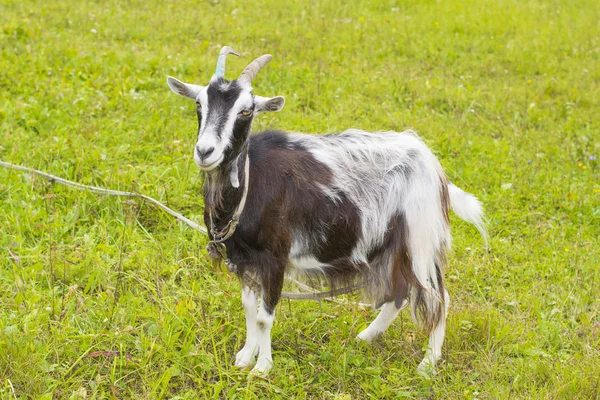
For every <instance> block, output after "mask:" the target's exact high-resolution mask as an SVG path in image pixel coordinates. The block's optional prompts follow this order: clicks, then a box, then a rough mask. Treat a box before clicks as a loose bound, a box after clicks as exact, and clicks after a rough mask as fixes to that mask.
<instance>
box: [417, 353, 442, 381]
mask: <svg viewBox="0 0 600 400" xmlns="http://www.w3.org/2000/svg"><path fill="white" fill-rule="evenodd" d="M417 373H418V374H419V375H421V376H423V377H424V378H431V377H432V376H434V375H436V374H437V371H436V369H435V361H434V360H432V359H431V358H429V357H425V358H424V359H423V360H422V361H421V363H420V364H419V366H418V367H417Z"/></svg>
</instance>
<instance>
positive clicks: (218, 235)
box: [209, 151, 250, 244]
mask: <svg viewBox="0 0 600 400" xmlns="http://www.w3.org/2000/svg"><path fill="white" fill-rule="evenodd" d="M244 164H245V165H244V176H243V180H244V189H243V192H242V198H241V199H240V202H239V204H238V206H237V208H236V209H235V211H234V212H233V215H232V216H231V219H230V220H229V222H227V225H225V227H224V228H223V229H221V230H219V231H217V230H216V228H215V223H214V221H213V212H212V210H211V211H210V212H209V218H210V227H209V229H210V233H211V234H212V237H213V239H212V240H211V242H212V243H215V244H218V243H223V242H224V241H226V240H227V239H229V238H230V237H231V236H233V234H234V233H235V230H236V228H237V226H238V224H239V222H240V215H242V212H243V211H244V206H245V205H246V199H247V198H248V187H249V186H250V157H249V156H248V152H247V151H246V162H245V163H244ZM236 169H237V168H236ZM232 184H233V182H232Z"/></svg>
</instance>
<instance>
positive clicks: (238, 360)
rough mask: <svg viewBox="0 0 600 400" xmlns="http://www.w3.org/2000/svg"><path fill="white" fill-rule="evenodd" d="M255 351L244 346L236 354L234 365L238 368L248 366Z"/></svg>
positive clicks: (252, 359)
mask: <svg viewBox="0 0 600 400" xmlns="http://www.w3.org/2000/svg"><path fill="white" fill-rule="evenodd" d="M254 356H255V352H254V350H252V349H249V348H246V347H245V346H244V347H243V348H242V349H241V350H240V351H239V352H238V353H237V354H236V356H235V363H234V365H235V366H236V367H239V368H248V367H250V366H251V365H252V362H253V361H254Z"/></svg>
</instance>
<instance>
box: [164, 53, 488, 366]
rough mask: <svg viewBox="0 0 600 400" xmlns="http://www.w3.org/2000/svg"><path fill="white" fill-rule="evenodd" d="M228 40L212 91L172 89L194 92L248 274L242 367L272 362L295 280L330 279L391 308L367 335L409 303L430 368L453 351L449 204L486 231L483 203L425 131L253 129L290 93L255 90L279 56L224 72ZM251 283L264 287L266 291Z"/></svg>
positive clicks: (200, 160) (203, 144) (221, 212)
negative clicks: (234, 73) (278, 319)
mask: <svg viewBox="0 0 600 400" xmlns="http://www.w3.org/2000/svg"><path fill="white" fill-rule="evenodd" d="M232 53H233V54H236V55H237V53H235V51H234V50H233V49H231V48H230V47H227V46H226V47H224V48H223V50H221V53H220V55H219V60H218V63H217V69H216V72H215V74H214V75H213V77H212V79H211V80H210V82H209V84H208V85H207V86H197V85H192V84H188V83H183V82H181V81H178V80H177V79H175V78H172V77H169V78H168V80H167V82H168V85H169V87H170V88H171V89H172V90H173V91H174V92H175V93H177V94H180V95H182V96H185V97H189V98H191V99H194V100H195V102H196V112H197V115H198V123H199V128H198V141H197V144H196V146H195V148H194V161H195V162H196V164H197V165H198V167H200V169H201V170H203V171H205V172H206V183H205V187H204V204H205V209H204V220H205V223H206V225H207V226H208V227H209V228H210V232H211V233H210V237H211V239H212V240H213V243H223V244H224V245H225V248H226V249H225V250H224V252H226V254H224V256H225V257H226V258H227V259H228V262H229V263H230V265H234V266H235V272H236V274H238V276H239V277H240V278H241V280H242V284H243V288H242V304H243V305H244V310H245V314H246V344H245V345H244V347H243V348H242V349H241V351H240V352H239V353H237V356H236V359H235V365H236V366H240V367H247V366H250V365H251V364H252V363H253V362H254V360H255V358H256V356H257V355H258V360H257V362H256V365H255V366H254V369H253V372H255V373H260V374H265V373H267V372H268V371H269V370H270V369H271V367H272V356H271V328H272V326H273V320H274V312H275V307H276V305H277V302H278V301H279V299H280V296H281V292H282V286H283V281H284V275H285V274H286V272H291V270H296V271H301V272H305V273H308V274H310V275H311V276H313V277H314V276H315V275H320V276H322V277H325V278H326V279H327V281H328V283H329V284H330V285H332V286H339V285H342V284H344V285H357V286H360V287H361V288H362V289H363V290H364V292H365V294H366V296H367V297H368V298H369V299H370V300H371V301H372V302H373V303H374V304H376V305H378V306H380V307H381V312H380V313H379V315H378V316H377V318H376V319H375V320H374V321H373V322H372V323H371V324H370V325H369V326H368V327H367V328H366V329H365V330H364V331H362V332H361V333H360V334H359V335H358V338H360V339H363V340H367V341H369V340H372V339H373V338H374V337H376V336H377V335H379V334H381V333H383V332H384V331H385V330H386V329H387V328H388V326H389V325H390V324H391V322H392V321H393V319H394V318H395V317H396V316H397V315H398V312H399V311H400V309H401V308H402V306H403V305H404V304H406V303H407V302H408V303H410V304H411V305H412V314H413V318H414V319H415V320H416V321H418V322H420V323H421V324H422V325H423V326H424V328H425V329H426V330H427V331H428V332H429V334H430V337H429V349H428V351H427V352H426V355H425V358H424V359H423V361H422V362H421V364H420V368H425V369H429V368H433V366H434V364H435V362H436V361H437V360H438V359H439V358H440V356H441V348H442V342H443V340H444V333H445V327H446V316H447V313H448V305H449V302H450V299H449V297H448V292H447V291H446V289H445V287H444V279H443V275H442V274H443V268H444V265H445V263H446V252H447V250H448V248H449V246H450V227H449V223H448V210H449V207H450V206H451V207H452V209H453V210H454V211H455V212H456V213H457V214H458V216H459V217H460V218H462V219H464V220H466V221H468V222H471V223H473V224H475V225H476V226H477V228H478V229H479V230H480V231H481V232H482V234H484V235H485V230H484V226H483V222H482V209H481V204H480V203H479V201H478V200H477V199H476V198H475V197H474V196H472V195H470V194H468V193H465V192H463V191H462V190H460V189H459V188H457V187H456V186H454V185H452V184H450V183H448V181H447V180H446V176H445V174H444V171H443V169H442V167H441V165H440V163H439V162H438V160H437V159H436V157H435V156H434V155H433V153H432V152H431V151H430V150H429V148H428V147H427V146H426V145H425V144H424V143H423V142H422V141H421V140H420V139H419V138H418V137H417V135H416V134H414V133H413V132H400V133H399V132H376V133H367V132H363V131H360V130H356V129H352V130H347V131H344V132H341V133H337V134H328V135H306V134H299V133H284V132H281V131H276V130H268V131H265V132H261V133H259V134H255V135H251V134H250V131H251V128H252V121H253V119H254V117H255V116H256V115H258V114H260V113H262V112H267V111H279V110H281V109H282V108H283V105H284V99H283V97H279V96H278V97H273V98H266V97H261V96H257V95H255V94H254V93H253V91H252V87H251V83H252V80H253V78H254V77H255V76H256V74H257V73H258V71H259V70H260V69H261V68H262V67H263V66H264V65H266V64H267V63H268V62H269V61H270V60H271V56H270V55H263V56H261V57H259V58H257V59H256V60H254V61H253V62H252V63H251V64H250V65H248V67H246V69H245V70H244V71H243V72H242V74H241V75H240V77H239V78H238V79H236V80H233V81H227V80H226V79H225V78H224V72H225V57H226V56H227V54H232ZM246 277H251V279H250V281H252V282H254V283H256V282H258V284H259V285H260V293H257V290H258V289H257V287H256V285H254V284H251V283H249V281H248V279H247V278H246Z"/></svg>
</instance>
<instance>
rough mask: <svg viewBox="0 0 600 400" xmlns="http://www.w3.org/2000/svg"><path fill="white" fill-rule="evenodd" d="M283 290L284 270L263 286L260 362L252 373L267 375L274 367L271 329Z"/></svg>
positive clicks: (259, 338) (259, 321) (259, 324)
mask: <svg viewBox="0 0 600 400" xmlns="http://www.w3.org/2000/svg"><path fill="white" fill-rule="evenodd" d="M282 288H283V268H282V269H281V271H277V272H276V273H275V274H272V275H271V276H270V277H269V278H268V279H267V281H266V282H265V280H263V284H262V303H261V305H260V309H259V310H258V314H257V318H256V326H257V328H258V329H257V332H258V360H257V361H256V365H255V366H254V368H253V369H252V373H254V374H258V375H266V374H267V373H268V372H269V371H270V370H271V368H272V367H273V356H272V354H271V328H272V327H273V321H274V320H275V306H277V303H278V302H279V298H280V297H281V290H282Z"/></svg>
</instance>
